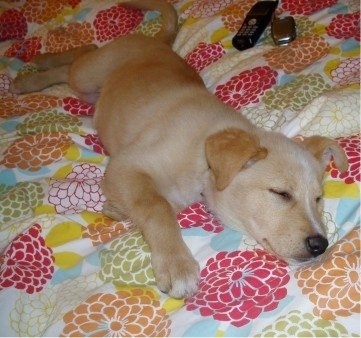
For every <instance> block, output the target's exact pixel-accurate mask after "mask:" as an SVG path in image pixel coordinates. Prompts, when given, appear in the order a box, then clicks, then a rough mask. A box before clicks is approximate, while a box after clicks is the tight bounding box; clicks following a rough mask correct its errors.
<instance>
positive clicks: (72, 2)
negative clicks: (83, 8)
mask: <svg viewBox="0 0 361 338" xmlns="http://www.w3.org/2000/svg"><path fill="white" fill-rule="evenodd" d="M80 2H81V0H68V1H67V3H68V5H70V6H71V7H73V8H74V7H76V6H77V5H79V4H80Z"/></svg>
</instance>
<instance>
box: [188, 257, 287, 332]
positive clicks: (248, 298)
mask: <svg viewBox="0 0 361 338" xmlns="http://www.w3.org/2000/svg"><path fill="white" fill-rule="evenodd" d="M286 267H287V264H286V263H285V262H283V261H281V260H279V259H278V258H276V257H275V256H273V255H270V254H268V253H266V252H265V251H262V250H256V251H243V252H242V251H234V252H224V251H223V252H219V253H218V254H217V255H216V256H215V257H214V258H211V259H210V260H209V261H208V262H207V265H206V267H205V268H204V269H203V270H202V272H201V282H200V285H199V291H198V293H197V294H196V295H194V296H193V297H191V298H190V299H188V300H187V310H189V311H192V310H197V309H198V310H199V312H200V314H201V315H202V316H212V317H213V318H214V319H216V320H220V321H227V322H230V323H231V324H233V325H234V326H237V327H241V326H244V325H246V324H247V323H249V322H250V321H251V320H253V319H255V318H257V317H258V316H259V315H260V314H261V313H262V312H266V311H271V310H274V309H276V308H277V306H278V304H279V302H280V300H281V299H283V298H285V297H286V295H287V289H286V287H285V286H286V284H287V283H288V281H289V279H290V277H289V275H288V271H287V269H286Z"/></svg>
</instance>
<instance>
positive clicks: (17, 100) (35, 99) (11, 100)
mask: <svg viewBox="0 0 361 338" xmlns="http://www.w3.org/2000/svg"><path fill="white" fill-rule="evenodd" d="M60 106H61V100H60V99H59V98H57V97H56V96H50V95H43V94H31V95H25V96H23V97H5V98H3V99H2V100H0V117H3V118H6V117H11V116H22V115H25V114H27V113H32V112H36V111H40V110H44V109H49V108H54V107H60Z"/></svg>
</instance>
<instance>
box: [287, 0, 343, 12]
mask: <svg viewBox="0 0 361 338" xmlns="http://www.w3.org/2000/svg"><path fill="white" fill-rule="evenodd" d="M336 2H337V0H322V1H315V0H283V1H282V4H281V6H282V8H283V9H284V10H285V11H288V12H290V14H303V15H309V14H312V13H314V12H316V11H319V10H321V9H323V8H327V7H331V6H332V5H334V4H335V3H336Z"/></svg>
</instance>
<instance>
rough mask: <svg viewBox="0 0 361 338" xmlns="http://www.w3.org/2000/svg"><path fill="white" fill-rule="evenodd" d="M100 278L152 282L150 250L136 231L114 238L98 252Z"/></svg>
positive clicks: (130, 282)
mask: <svg viewBox="0 0 361 338" xmlns="http://www.w3.org/2000/svg"><path fill="white" fill-rule="evenodd" d="M99 255H100V265H101V271H100V278H101V279H102V280H103V281H105V282H109V281H112V282H114V283H122V284H124V283H126V284H130V285H144V284H149V283H154V275H153V270H152V268H151V261H150V250H149V247H148V245H147V244H146V243H145V242H144V240H143V237H142V235H141V234H140V233H139V232H138V231H130V232H128V233H126V234H125V235H123V236H121V237H120V238H117V239H115V240H114V241H113V242H112V243H111V245H110V248H109V249H104V250H102V251H101V252H100V254H99Z"/></svg>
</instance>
